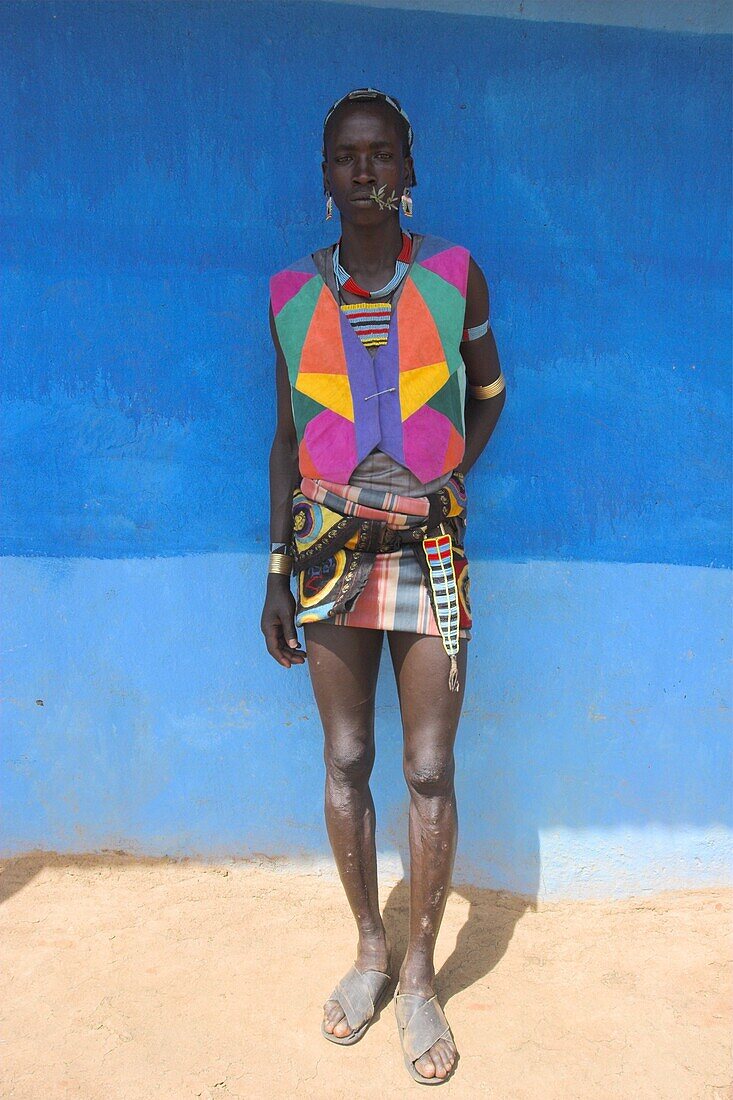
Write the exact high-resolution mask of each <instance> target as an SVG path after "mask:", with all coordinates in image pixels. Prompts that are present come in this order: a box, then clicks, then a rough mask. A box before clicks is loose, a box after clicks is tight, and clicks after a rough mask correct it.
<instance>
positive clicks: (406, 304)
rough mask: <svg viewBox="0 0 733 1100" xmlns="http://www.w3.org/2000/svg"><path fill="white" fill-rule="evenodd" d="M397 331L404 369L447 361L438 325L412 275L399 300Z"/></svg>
mask: <svg viewBox="0 0 733 1100" xmlns="http://www.w3.org/2000/svg"><path fill="white" fill-rule="evenodd" d="M397 333H398V336H399V341H400V370H401V371H403V370H415V368H416V367H424V366H427V365H428V364H429V363H441V362H444V361H445V358H446V355H445V352H444V351H443V344H442V342H441V339H440V334H439V333H438V328H437V325H436V324H435V321H434V320H433V318H432V316H431V313H430V310H429V309H428V307H427V304H426V302H425V299H424V298H423V296H422V294H421V293H420V291H419V290H418V289H417V287H416V286H415V284H414V282H413V281H412V279H411V278H410V277H409V276H408V277H407V279H406V280H405V285H404V288H403V291H402V294H401V295H400V297H399V300H398V302H397Z"/></svg>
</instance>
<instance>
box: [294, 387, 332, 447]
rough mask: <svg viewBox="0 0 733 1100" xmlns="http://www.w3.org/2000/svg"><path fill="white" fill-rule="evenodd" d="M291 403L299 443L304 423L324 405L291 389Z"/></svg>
mask: <svg viewBox="0 0 733 1100" xmlns="http://www.w3.org/2000/svg"><path fill="white" fill-rule="evenodd" d="M290 394H291V397H292V403H293V420H294V421H295V433H296V435H297V436H298V442H299V443H300V441H301V439H302V438H303V432H304V431H305V428H306V424H307V423H308V421H309V420H312V419H313V417H314V416H318V414H319V413H321V412H323V410H324V409H325V407H326V406H325V405H321V404H320V402H318V401H314V400H313V398H312V397H308V395H307V394H305V393H301V392H300V390H296V389H292V390H291V391H290Z"/></svg>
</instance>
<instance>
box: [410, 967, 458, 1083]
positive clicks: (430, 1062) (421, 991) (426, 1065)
mask: <svg viewBox="0 0 733 1100" xmlns="http://www.w3.org/2000/svg"><path fill="white" fill-rule="evenodd" d="M434 979H435V973H434V971H433V970H432V968H427V967H420V968H419V969H418V967H416V966H413V967H411V968H409V969H408V968H407V966H406V965H405V964H404V963H403V966H402V970H401V971H400V981H399V992H400V993H401V994H402V993H416V994H417V995H418V996H419V997H424V998H425V1000H429V999H430V998H431V997H434V996H435V988H434V986H433V981H434ZM457 1057H458V1051H457V1050H456V1045H455V1043H454V1042H453V1040H452V1039H450V1038H448V1037H446V1038H445V1039H438V1040H437V1042H435V1043H433V1045H432V1046H431V1047H430V1049H429V1050H426V1051H425V1053H424V1054H421V1055H420V1057H419V1058H416V1059H415V1061H414V1063H413V1065H414V1067H415V1069H416V1070H417V1072H418V1073H419V1074H420V1075H421V1077H441V1078H443V1077H447V1076H448V1074H449V1073H450V1072H451V1070H452V1069H453V1066H454V1065H455V1063H456V1058H457Z"/></svg>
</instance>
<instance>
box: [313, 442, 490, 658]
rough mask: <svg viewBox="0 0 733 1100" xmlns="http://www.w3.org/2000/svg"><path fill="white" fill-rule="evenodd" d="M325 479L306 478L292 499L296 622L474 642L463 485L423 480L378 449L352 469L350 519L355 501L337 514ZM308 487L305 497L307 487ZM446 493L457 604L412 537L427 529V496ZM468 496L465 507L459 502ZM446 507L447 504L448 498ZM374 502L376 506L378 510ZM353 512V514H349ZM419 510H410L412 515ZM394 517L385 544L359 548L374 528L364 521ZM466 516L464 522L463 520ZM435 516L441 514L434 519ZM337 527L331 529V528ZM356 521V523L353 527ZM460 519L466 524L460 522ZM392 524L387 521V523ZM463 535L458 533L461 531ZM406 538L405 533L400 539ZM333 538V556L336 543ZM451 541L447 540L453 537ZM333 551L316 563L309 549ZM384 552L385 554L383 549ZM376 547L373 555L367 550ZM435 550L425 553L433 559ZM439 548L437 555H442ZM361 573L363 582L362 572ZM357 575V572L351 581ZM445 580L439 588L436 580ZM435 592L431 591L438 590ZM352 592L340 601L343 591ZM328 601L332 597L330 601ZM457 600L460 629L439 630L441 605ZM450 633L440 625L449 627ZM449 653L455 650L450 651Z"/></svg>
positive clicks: (451, 479) (449, 478)
mask: <svg viewBox="0 0 733 1100" xmlns="http://www.w3.org/2000/svg"><path fill="white" fill-rule="evenodd" d="M324 484H325V483H319V482H310V481H308V479H304V481H303V483H302V486H301V489H300V490H296V492H295V494H294V499H293V529H294V534H293V554H294V558H295V562H296V575H297V591H296V619H295V622H296V625H297V626H303V625H305V624H306V623H309V622H318V621H328V622H331V623H333V624H334V625H337V626H357V627H364V628H371V629H378V630H388V631H408V632H410V633H413V634H428V635H435V636H442V637H443V640H444V643H445V642H446V637H447V635H450V634H451V633H452V634H453V635H454V638H455V640H456V641H457V639H458V638H465V639H469V638H470V637H471V605H470V596H469V585H470V581H469V575H468V561H467V559H466V557H465V553H464V551H463V546H462V542H463V539H462V531H463V528H464V527H465V489H464V486H463V482H462V479H460V482H459V480H458V477H457V476H456V475H451V474H446V475H444V476H443V477H441V478H439V479H437V480H435V481H433V482H429V483H422V482H420V481H419V480H418V479H417V478H416V477H415V476H414V474H412V473H411V472H410V471H409V470H407V469H406V468H405V467H404V466H401V465H400V464H399V463H397V462H395V461H394V459H392V458H390V457H389V456H388V455H385V454H383V453H382V452H380V451H374V452H372V454H370V455H369V456H368V457H367V458H365V459H364V460H363V461H362V462H361V463H360V464H359V465H358V466H357V467H356V469H355V470H354V472H353V474H352V476H351V478H350V480H349V487H350V489H351V490H352V491H353V492H351V493H350V495H351V496H352V498H353V499H354V500H356V501H358V505H357V504H352V505H350V506H351V507H352V508H353V512H352V513H351V515H352V516H353V518H351V519H350V517H349V514H348V512H349V503H348V502H347V503H346V507H345V506H344V504H345V502H344V501H343V499H341V498H338V504H333V508H337V507H338V512H331V511H330V510H329V504H330V503H331V501H332V500H336V499H337V498H336V497H332V496H331V495H329V493H328V492H327V491H326V490H324V488H323V485H324ZM303 489H307V495H306V494H305V493H304V492H303V491H302V490H303ZM431 494H432V495H433V497H432V499H434V497H435V494H440V496H441V499H442V501H443V515H445V516H446V517H447V519H446V522H447V523H452V524H453V526H452V527H451V531H452V533H453V539H452V540H448V541H449V542H450V552H449V559H450V560H449V561H448V566H449V569H448V574H449V576H447V577H446V584H447V586H448V587H450V585H452V586H453V591H452V593H450V596H451V598H450V600H449V601H447V600H446V598H444V594H443V596H441V592H440V591H439V590H438V589H439V588H440V582H441V573H440V569H439V568H438V570H437V572H436V568H432V569H431V568H430V567H429V563H428V565H427V566H426V562H425V555H423V557H422V558H421V557H420V556H419V555H420V554H422V549H421V547H420V545H419V544H415V545H411V544H410V534H411V532H412V531H414V532H415V534H416V536H417V532H418V531H419V530H420V529H421V525H422V532H423V533H424V532H425V526H426V520H427V504H426V498H428V497H430V496H431ZM456 496H458V497H460V499H459V501H458V502H457V506H456V507H453V506H452V504H454V503H456V501H455V497H456ZM446 500H447V501H448V504H447V505H446V504H445V501H446ZM369 505H371V506H373V507H372V508H370V507H369ZM344 513H346V514H344ZM411 513H412V514H411ZM385 514H389V516H390V522H389V524H388V525H387V528H386V530H384V531H383V533H382V540H383V542H382V544H381V545H380V544H377V545H372V546H370V547H368V548H365V547H364V545H363V544H362V545H361V546H360V544H359V542H358V539H359V537H360V528H359V524H360V523H361V524H362V527H361V531H363V530H364V527H365V526H366V525H365V524H364V523H363V519H364V516H374V517H376V516H377V515H385ZM458 516H460V519H459V518H457V517H458ZM434 518H435V517H434V516H433V519H434ZM329 519H330V522H331V527H328V522H329ZM349 523H350V524H351V526H349ZM459 523H460V527H459V526H457V525H458V524H459ZM382 527H383V528H384V524H383V525H382ZM459 531H460V532H461V534H460V535H459V534H458V532H459ZM398 535H399V537H397V536H398ZM330 536H333V542H332V546H333V547H338V549H334V550H333V552H332V553H329V551H328V539H329V537H330ZM446 538H447V536H446ZM317 546H325V547H326V549H325V550H322V551H321V553H320V554H318V555H317V556H316V558H315V559H313V558H309V557H308V555H309V553H310V552H311V548H313V547H317ZM382 546H383V547H384V549H383V548H382ZM365 549H368V550H369V551H371V552H367V553H363V552H362V553H360V550H361V551H364V550H365ZM427 552H428V551H427V547H426V549H425V554H427ZM441 552H442V551H441V547H440V546H438V548H437V553H438V554H440V553H441ZM359 569H361V570H362V575H361V577H360V576H358V575H357V574H358V571H359ZM350 571H351V574H353V575H349V573H350ZM434 577H437V578H438V583H437V584H436V583H434V581H433V578H434ZM431 587H432V591H431ZM340 590H343V591H345V592H346V593H347V595H348V598H347V599H346V600H340V599H339V598H338V596H337V593H338V592H339V591H340ZM329 599H330V600H331V601H332V602H331V603H330V604H329ZM447 602H449V603H450V604H451V608H452V610H451V609H450V608H449V612H450V614H452V615H453V618H454V623H453V627H452V628H450V627H447V626H446V622H445V621H441V624H440V625H439V623H438V620H437V618H436V609H437V612H438V615H439V616H440V617H441V620H443V619H444V616H443V613H442V608H443V606H444V604H446V603H447ZM441 627H442V629H441ZM447 648H448V647H447Z"/></svg>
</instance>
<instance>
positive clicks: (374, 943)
mask: <svg viewBox="0 0 733 1100" xmlns="http://www.w3.org/2000/svg"><path fill="white" fill-rule="evenodd" d="M354 965H355V966H356V969H357V970H360V971H361V972H362V974H363V973H364V971H365V970H378V971H379V972H380V973H382V974H389V951H388V949H387V939H386V935H385V933H384V932H382V933H381V934H378V935H377V936H375V937H374V938H373V939H366V938H365V937H362V940H361V942H360V944H359V950H358V951H357V955H356V962H355V963H354ZM323 1026H324V1028H325V1029H326V1031H327V1032H328V1033H329V1034H330V1035H335V1036H336V1037H337V1038H339V1039H344V1038H345V1037H346V1036H347V1035H350V1034H351V1028H350V1027H349V1025H348V1023H347V1020H346V1015H345V1013H344V1010H343V1008H342V1007H341V1005H340V1004H339V1002H338V1001H326V1003H325V1005H324V1006H323Z"/></svg>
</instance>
